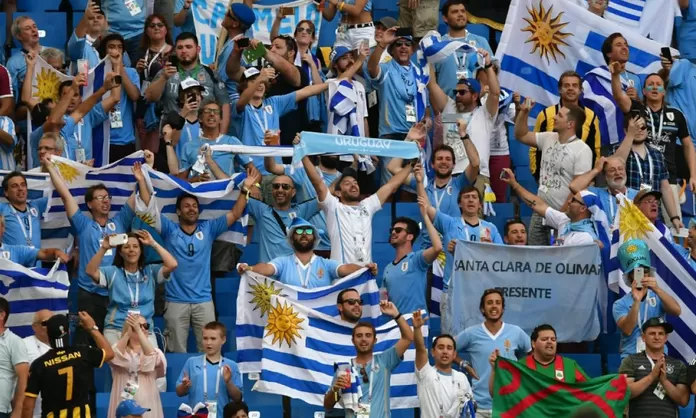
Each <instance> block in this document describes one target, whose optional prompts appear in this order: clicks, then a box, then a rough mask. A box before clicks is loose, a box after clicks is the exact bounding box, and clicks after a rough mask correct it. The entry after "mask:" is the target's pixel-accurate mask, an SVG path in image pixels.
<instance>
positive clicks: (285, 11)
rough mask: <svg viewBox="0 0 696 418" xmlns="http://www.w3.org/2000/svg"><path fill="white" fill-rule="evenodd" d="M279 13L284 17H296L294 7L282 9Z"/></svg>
mask: <svg viewBox="0 0 696 418" xmlns="http://www.w3.org/2000/svg"><path fill="white" fill-rule="evenodd" d="M278 13H280V14H282V15H283V16H295V8H294V7H281V8H280V10H279V11H278Z"/></svg>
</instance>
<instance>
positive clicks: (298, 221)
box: [287, 218, 322, 248]
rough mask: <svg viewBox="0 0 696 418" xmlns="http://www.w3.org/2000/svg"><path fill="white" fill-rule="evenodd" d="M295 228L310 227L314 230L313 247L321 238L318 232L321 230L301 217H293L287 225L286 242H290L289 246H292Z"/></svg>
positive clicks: (315, 246)
mask: <svg viewBox="0 0 696 418" xmlns="http://www.w3.org/2000/svg"><path fill="white" fill-rule="evenodd" d="M297 228H312V229H313V230H314V233H313V234H312V235H314V248H317V245H319V241H321V238H319V234H320V233H321V232H322V231H321V230H319V229H318V228H317V227H316V226H314V225H312V224H311V223H310V222H309V221H307V220H305V219H302V218H294V219H293V220H292V223H291V224H290V226H289V227H288V234H287V237H288V243H289V244H290V247H292V236H293V235H294V234H295V230H296V229H297Z"/></svg>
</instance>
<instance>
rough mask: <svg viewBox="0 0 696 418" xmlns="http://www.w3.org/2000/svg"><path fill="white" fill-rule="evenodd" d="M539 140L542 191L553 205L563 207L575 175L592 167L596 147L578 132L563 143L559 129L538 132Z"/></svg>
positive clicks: (542, 196)
mask: <svg viewBox="0 0 696 418" xmlns="http://www.w3.org/2000/svg"><path fill="white" fill-rule="evenodd" d="M536 143H537V148H538V149H539V150H541V166H540V167H541V171H540V175H539V193H538V195H539V197H540V198H542V199H543V200H544V202H546V203H548V205H549V206H551V207H552V208H554V209H560V208H561V206H563V204H564V203H565V201H566V200H567V199H568V194H570V188H569V185H570V182H571V181H572V180H573V178H574V177H575V176H579V175H580V174H584V173H586V172H588V171H590V170H591V169H592V150H591V149H590V147H589V146H587V144H586V143H584V142H583V141H581V140H579V139H578V138H577V137H575V136H574V137H572V138H570V139H569V140H568V142H566V143H565V144H561V143H560V142H558V134H557V133H556V132H538V133H537V134H536Z"/></svg>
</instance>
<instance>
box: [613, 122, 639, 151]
mask: <svg viewBox="0 0 696 418" xmlns="http://www.w3.org/2000/svg"><path fill="white" fill-rule="evenodd" d="M639 121H640V116H635V117H633V118H632V119H631V120H629V121H628V129H627V130H626V136H625V137H624V139H623V141H621V145H619V148H617V149H616V151H614V156H615V157H619V158H621V159H622V160H624V162H626V161H628V156H629V155H631V150H632V149H633V140H634V139H635V137H636V134H637V133H638V124H639V123H640V122H639Z"/></svg>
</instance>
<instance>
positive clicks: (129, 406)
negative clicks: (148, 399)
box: [116, 399, 150, 418]
mask: <svg viewBox="0 0 696 418" xmlns="http://www.w3.org/2000/svg"><path fill="white" fill-rule="evenodd" d="M145 412H150V408H144V407H142V406H140V405H138V403H137V402H135V401H134V400H132V399H126V400H123V401H121V403H120V404H118V406H117V407H116V418H124V417H127V416H128V415H142V414H144V413H145Z"/></svg>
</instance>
